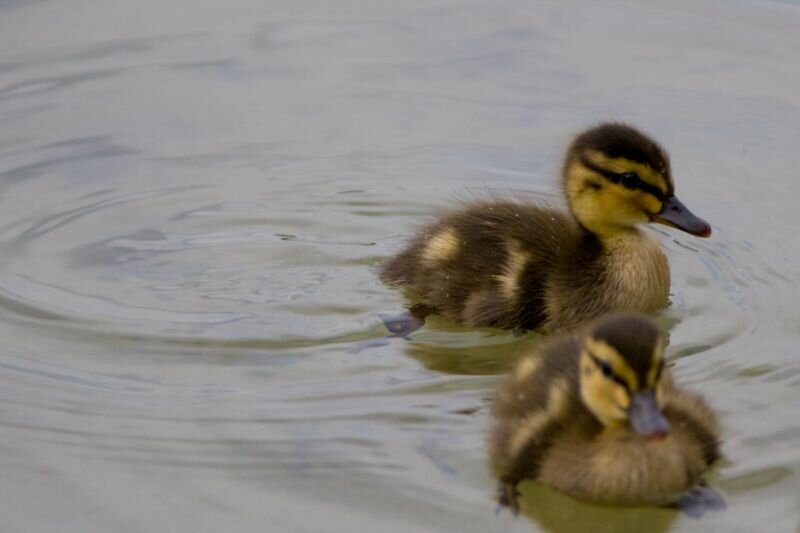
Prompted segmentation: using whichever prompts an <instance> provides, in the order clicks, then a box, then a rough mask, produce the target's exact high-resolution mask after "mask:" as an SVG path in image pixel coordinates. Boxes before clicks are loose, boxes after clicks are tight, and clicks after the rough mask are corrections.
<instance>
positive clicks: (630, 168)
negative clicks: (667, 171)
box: [586, 150, 667, 194]
mask: <svg viewBox="0 0 800 533" xmlns="http://www.w3.org/2000/svg"><path fill="white" fill-rule="evenodd" d="M586 157H587V158H588V159H589V161H591V162H592V163H594V164H595V165H597V166H598V167H601V168H604V169H606V170H609V171H611V172H613V173H615V174H624V173H625V172H636V174H638V175H639V177H640V178H641V179H642V181H644V182H646V183H649V184H650V185H652V186H654V187H658V189H659V190H660V191H661V192H662V193H664V194H667V184H666V182H665V181H664V178H663V177H662V176H661V174H659V173H658V172H657V171H655V170H653V169H652V168H650V167H649V166H648V165H643V164H642V163H639V162H638V161H631V160H630V159H626V158H624V157H608V156H607V155H605V154H604V153H602V152H598V151H597V150H589V151H587V152H586Z"/></svg>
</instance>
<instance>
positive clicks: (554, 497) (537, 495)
mask: <svg viewBox="0 0 800 533" xmlns="http://www.w3.org/2000/svg"><path fill="white" fill-rule="evenodd" d="M520 489H521V491H522V494H523V496H522V498H520V511H521V513H522V514H523V515H524V516H525V517H526V518H529V519H530V520H532V521H533V522H534V523H535V524H537V525H538V526H539V527H540V528H541V530H542V531H548V532H551V533H586V532H587V531H592V532H598V533H641V532H642V531H647V532H648V533H650V532H652V533H659V532H665V531H669V530H670V528H671V527H672V525H673V524H674V522H675V520H676V519H677V518H678V515H679V512H678V511H676V510H673V509H666V508H660V507H612V506H604V505H595V504H591V503H587V502H582V501H579V500H576V499H574V498H571V497H570V496H567V495H566V494H563V493H560V492H558V491H556V490H553V489H551V488H549V487H545V486H544V485H540V484H538V483H533V482H525V483H522V484H521V485H520Z"/></svg>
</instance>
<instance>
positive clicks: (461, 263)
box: [381, 123, 711, 332]
mask: <svg viewBox="0 0 800 533" xmlns="http://www.w3.org/2000/svg"><path fill="white" fill-rule="evenodd" d="M561 183H562V189H563V193H564V196H565V198H566V201H567V206H568V210H567V211H561V210H556V209H552V208H550V207H547V206H544V205H542V204H541V203H529V202H528V203H526V202H522V201H516V200H498V201H490V200H487V201H478V202H474V203H469V204H467V205H464V206H462V207H460V208H458V209H454V210H452V211H449V212H446V213H444V214H442V215H441V216H440V217H439V218H437V219H436V220H435V221H434V222H433V223H431V224H429V225H428V226H426V227H424V228H423V229H422V231H421V233H420V234H419V235H418V236H417V237H416V238H415V239H413V240H412V241H411V242H410V243H409V245H408V246H407V248H406V249H405V250H403V251H402V252H400V253H399V254H398V255H397V256H395V257H393V258H392V259H390V260H389V261H388V262H386V263H385V264H384V265H383V267H382V272H381V275H382V278H383V279H384V281H386V282H387V283H389V284H392V285H396V286H400V287H405V288H409V289H411V290H412V291H414V292H416V293H417V294H418V295H420V296H421V297H422V298H423V299H424V300H425V302H426V303H427V304H428V305H430V306H431V307H432V308H434V309H435V310H436V311H438V312H439V313H441V314H443V315H445V316H446V317H448V318H449V319H450V320H452V321H454V322H456V323H460V324H464V325H467V326H493V327H499V328H507V329H522V330H528V329H540V330H542V331H545V332H550V331H555V330H558V329H566V328H572V327H575V326H577V325H579V324H581V323H583V322H586V321H588V320H591V319H593V318H596V317H599V316H601V315H603V314H606V313H609V312H614V311H625V310H627V311H639V312H645V313H649V312H653V311H656V310H659V309H661V308H663V307H666V305H667V303H668V295H669V286H670V276H669V265H668V263H667V259H666V257H665V256H664V253H663V252H662V251H661V248H660V246H659V244H658V242H657V241H656V240H655V239H654V238H652V237H651V236H649V235H647V234H646V233H644V232H643V231H642V230H641V229H640V228H639V227H638V226H639V225H640V224H645V223H658V224H665V225H668V226H671V227H674V228H677V229H679V230H681V231H684V232H687V233H690V234H692V235H697V236H699V237H708V236H709V235H710V234H711V227H710V226H709V225H708V223H707V222H706V221H704V220H703V219H701V218H699V217H697V216H695V215H694V214H693V213H692V212H691V211H690V210H689V209H688V208H687V207H686V206H685V205H684V204H683V203H682V202H681V201H680V200H678V198H677V197H676V196H675V187H674V184H673V181H672V172H671V170H670V163H669V158H668V156H667V153H666V151H665V150H664V149H663V148H662V147H661V146H660V145H659V144H658V143H656V142H655V141H654V140H652V139H651V138H649V137H648V136H646V135H645V134H643V133H642V132H640V131H638V130H636V129H635V128H633V127H631V126H628V125H625V124H618V123H606V124H601V125H599V126H597V127H594V128H591V129H589V130H587V131H585V132H584V133H582V134H581V135H579V136H578V137H577V138H576V139H575V140H574V141H573V142H572V144H571V145H570V146H569V149H568V150H567V154H566V157H565V160H564V165H563V171H562V181H561Z"/></svg>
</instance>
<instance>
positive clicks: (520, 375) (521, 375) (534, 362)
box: [514, 357, 540, 383]
mask: <svg viewBox="0 0 800 533" xmlns="http://www.w3.org/2000/svg"><path fill="white" fill-rule="evenodd" d="M539 366H540V361H539V360H538V359H534V358H532V357H526V358H525V359H523V360H522V361H520V362H519V364H518V365H517V367H516V368H515V369H514V380H516V381H517V383H520V382H522V381H525V380H527V379H528V378H529V377H531V376H532V375H533V374H534V373H535V372H536V370H537V369H538V368H539Z"/></svg>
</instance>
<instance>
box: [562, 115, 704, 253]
mask: <svg viewBox="0 0 800 533" xmlns="http://www.w3.org/2000/svg"><path fill="white" fill-rule="evenodd" d="M563 185H564V191H565V194H566V196H567V201H568V202H569V205H570V208H571V210H572V212H573V213H574V215H575V217H576V218H577V220H578V222H580V223H581V225H582V226H583V227H585V228H586V229H588V230H589V231H591V232H593V233H595V234H597V235H599V236H600V237H606V238H608V237H614V236H615V235H618V234H620V233H623V232H626V231H630V230H631V229H632V228H633V226H635V225H636V224H640V223H647V222H656V223H660V224H666V225H667V226H672V227H675V228H678V229H680V230H682V231H685V232H687V233H691V234H692V235H698V236H700V237H708V236H709V235H711V226H709V225H708V223H707V222H706V221H705V220H703V219H702V218H699V217H697V216H695V215H694V214H692V212H691V211H689V209H688V208H687V207H686V206H684V205H683V203H681V201H680V200H678V198H677V197H676V196H675V187H674V185H673V183H672V174H671V171H670V164H669V157H668V156H667V153H666V151H665V150H664V149H663V148H662V147H661V146H660V145H659V144H658V143H657V142H655V141H654V140H652V139H651V138H649V137H648V136H647V135H645V134H643V133H641V132H640V131H638V130H637V129H635V128H633V127H631V126H628V125H626V124H619V123H605V124H601V125H599V126H596V127H594V128H591V129H589V130H587V131H585V132H583V133H582V134H580V135H579V136H578V137H576V138H575V140H574V141H573V142H572V144H571V145H570V147H569V149H568V150H567V156H566V159H565V162H564V169H563Z"/></svg>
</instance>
